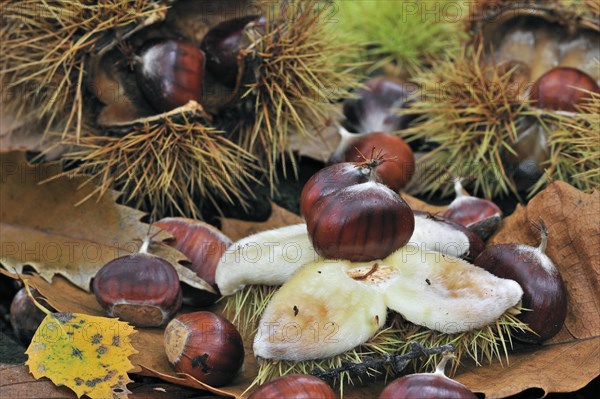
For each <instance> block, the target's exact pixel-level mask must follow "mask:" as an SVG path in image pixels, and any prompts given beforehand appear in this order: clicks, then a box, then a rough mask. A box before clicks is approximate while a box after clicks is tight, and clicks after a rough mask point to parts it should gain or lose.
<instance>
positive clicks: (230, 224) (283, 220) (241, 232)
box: [221, 204, 304, 241]
mask: <svg viewBox="0 0 600 399" xmlns="http://www.w3.org/2000/svg"><path fill="white" fill-rule="evenodd" d="M303 222H304V219H303V218H302V217H301V216H298V215H296V214H295V213H292V212H290V211H288V210H287V209H284V208H282V207H280V206H279V205H277V204H272V205H271V216H269V219H268V220H267V221H265V222H247V221H244V220H238V219H229V218H221V231H222V232H223V234H225V235H226V236H227V237H229V238H231V240H232V241H238V240H240V239H242V238H244V237H248V236H249V235H252V234H255V233H259V232H261V231H266V230H271V229H276V228H278V227H284V226H289V225H291V224H297V223H303Z"/></svg>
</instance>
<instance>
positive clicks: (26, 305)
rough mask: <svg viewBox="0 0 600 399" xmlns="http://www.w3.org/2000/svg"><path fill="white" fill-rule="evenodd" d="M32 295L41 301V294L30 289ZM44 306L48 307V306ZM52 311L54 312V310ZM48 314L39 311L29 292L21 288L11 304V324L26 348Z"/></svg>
mask: <svg viewBox="0 0 600 399" xmlns="http://www.w3.org/2000/svg"><path fill="white" fill-rule="evenodd" d="M30 290H31V294H32V295H33V296H34V297H35V298H36V300H39V298H41V295H40V293H39V292H38V291H37V290H35V289H34V288H30ZM44 306H46V307H47V306H48V305H47V304H46V305H44ZM50 310H51V311H54V310H53V309H52V308H51V309H50ZM45 317H46V314H45V313H44V312H42V311H41V310H40V309H38V307H37V306H35V304H34V303H33V301H32V300H31V298H30V297H29V295H28V294H27V290H26V289H25V288H21V289H20V290H19V291H18V292H17V293H16V294H15V296H14V297H13V300H12V302H11V304H10V324H11V325H12V328H13V331H14V333H15V335H16V337H17V339H18V340H19V341H20V342H21V343H22V344H23V345H25V346H27V345H29V343H30V342H31V339H32V338H33V336H34V335H35V332H36V330H37V329H38V327H39V326H40V324H41V323H42V320H44V318H45Z"/></svg>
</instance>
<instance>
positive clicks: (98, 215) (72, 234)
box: [0, 151, 212, 291]
mask: <svg viewBox="0 0 600 399" xmlns="http://www.w3.org/2000/svg"><path fill="white" fill-rule="evenodd" d="M0 172H1V176H0V177H1V178H0V204H1V207H0V216H1V219H0V237H1V244H2V245H1V248H0V264H1V266H2V267H4V268H6V269H7V270H9V271H11V272H12V271H16V272H18V273H22V271H23V267H25V266H26V265H27V266H31V267H33V268H34V269H35V270H36V271H37V272H38V273H40V275H41V276H42V277H44V278H45V279H46V280H47V281H50V280H51V279H52V277H53V276H54V275H55V274H61V275H63V276H65V277H67V278H68V279H69V280H71V281H72V282H73V283H74V284H76V285H77V286H79V287H80V288H82V289H84V290H89V286H90V280H91V279H92V277H94V276H95V275H96V272H97V271H98V270H99V269H100V268H101V267H102V266H104V265H105V264H106V263H107V262H108V261H110V260H113V259H115V258H116V257H119V256H123V255H126V254H128V253H132V252H136V251H137V250H138V249H139V247H140V245H141V242H140V240H141V239H143V238H144V237H146V235H147V234H148V231H149V229H148V225H147V224H144V223H142V222H140V219H141V218H142V216H143V213H142V212H139V211H137V210H135V209H132V208H128V207H126V206H123V205H117V204H116V202H115V201H116V199H117V197H118V194H117V193H116V192H114V191H108V192H107V193H106V194H105V195H103V196H102V197H100V198H97V200H95V201H94V200H88V201H83V200H84V199H85V198H86V197H87V196H88V195H90V194H91V193H93V192H94V190H96V186H95V185H93V184H92V183H91V182H89V181H88V177H86V176H79V175H77V176H59V174H60V173H61V172H62V170H61V167H60V165H59V164H36V165H31V164H29V163H28V162H27V161H26V159H25V154H24V153H23V152H16V151H15V152H7V153H0ZM57 176H58V177H57ZM153 230H154V231H151V232H150V233H151V234H152V233H154V232H155V231H156V229H153ZM167 238H170V235H169V234H168V233H166V232H162V233H160V234H158V235H157V236H156V237H155V238H154V240H153V242H152V245H151V246H150V252H152V253H154V254H156V255H159V256H161V257H162V258H164V259H166V260H168V261H169V262H170V263H171V264H173V266H175V268H176V269H177V271H178V273H179V276H180V278H181V280H182V281H185V282H186V283H188V284H189V285H191V286H193V287H197V288H201V289H206V290H208V291H212V288H211V287H210V286H209V285H208V284H207V283H206V282H204V281H203V280H202V279H200V278H199V277H198V276H196V274H195V273H194V272H192V271H191V270H190V269H188V268H186V267H184V266H183V265H182V264H181V263H180V262H183V261H186V258H185V256H183V255H182V254H181V253H180V252H179V251H177V250H175V249H173V248H171V247H169V246H168V245H165V244H163V243H162V242H161V241H162V240H165V239H167Z"/></svg>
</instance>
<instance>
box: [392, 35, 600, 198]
mask: <svg viewBox="0 0 600 399" xmlns="http://www.w3.org/2000/svg"><path fill="white" fill-rule="evenodd" d="M484 58H485V56H484V55H483V50H482V46H481V45H480V46H477V47H475V48H469V49H467V50H465V52H464V54H463V55H462V56H461V57H459V58H457V59H455V60H447V61H445V62H443V63H440V64H438V65H437V66H436V67H435V68H434V69H433V70H428V71H424V72H423V73H422V74H421V75H419V76H418V77H417V78H416V79H415V81H416V83H418V84H419V85H420V86H421V90H420V91H419V93H417V95H416V97H415V102H414V103H413V104H412V105H411V109H410V111H405V112H410V113H416V114H418V115H419V117H420V123H416V124H415V125H414V126H413V127H412V128H410V129H407V130H406V131H404V132H403V134H404V135H405V136H406V137H407V139H408V140H409V141H414V140H423V141H425V142H428V143H430V144H434V145H435V146H436V147H435V148H434V149H433V150H432V151H430V152H428V153H427V154H425V155H424V156H423V157H422V158H421V159H420V160H419V167H420V168H421V170H423V171H424V174H423V177H422V182H421V186H420V192H424V193H430V194H433V193H434V192H437V191H438V190H440V191H441V192H442V194H449V192H450V189H451V187H449V185H447V184H446V182H447V176H448V172H451V174H452V175H454V176H464V177H471V178H473V180H474V183H473V185H472V190H473V191H474V192H476V193H481V194H482V195H483V196H485V197H487V198H491V197H495V196H498V195H501V194H508V193H509V192H512V193H514V194H516V195H517V196H518V195H519V190H518V188H517V185H516V183H515V181H514V180H513V177H512V176H511V174H510V173H509V171H508V170H507V166H506V163H505V156H503V154H514V150H513V149H512V147H511V146H512V144H514V143H515V142H516V141H517V140H518V139H519V137H520V136H519V135H520V133H521V130H522V129H523V128H522V125H523V124H524V123H525V121H526V120H529V119H531V118H533V119H535V120H536V121H535V123H538V124H540V125H541V127H542V128H543V129H544V131H545V132H546V133H547V134H548V143H549V144H548V145H549V148H550V151H551V156H550V157H549V158H548V159H547V160H545V161H544V162H542V163H541V164H540V165H539V167H540V168H541V169H542V170H545V174H543V175H542V176H541V177H540V178H539V179H538V180H537V182H535V183H534V184H532V185H531V186H530V187H529V188H528V195H529V196H531V195H533V194H535V192H537V191H538V190H540V189H541V188H542V187H543V186H544V185H545V184H546V183H548V182H550V181H552V180H554V179H559V180H564V181H567V182H568V183H570V184H572V185H574V186H575V187H577V188H580V189H583V190H591V189H594V188H596V187H598V186H599V185H600V179H599V177H598V173H599V172H598V171H597V170H598V162H597V159H598V157H597V155H598V145H597V143H598V117H597V115H598V103H599V102H600V101H599V100H598V96H597V95H594V96H593V98H592V100H591V101H590V102H589V103H588V104H587V105H584V106H582V107H581V109H580V110H581V112H578V113H567V112H560V111H547V110H540V109H537V108H533V107H531V106H530V105H529V103H528V102H527V100H525V99H524V98H523V97H522V96H521V95H520V93H519V92H518V87H517V85H516V84H515V83H514V82H512V81H511V76H512V73H513V72H514V70H508V71H505V72H503V71H502V70H501V69H500V70H499V69H498V68H497V67H496V65H494V64H493V62H492V63H486V62H485V61H484Z"/></svg>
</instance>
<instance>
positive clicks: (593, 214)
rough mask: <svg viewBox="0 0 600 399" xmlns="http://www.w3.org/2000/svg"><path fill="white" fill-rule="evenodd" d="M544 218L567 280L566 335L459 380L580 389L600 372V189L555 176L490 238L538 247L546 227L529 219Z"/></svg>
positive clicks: (510, 390)
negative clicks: (585, 189) (592, 189)
mask: <svg viewBox="0 0 600 399" xmlns="http://www.w3.org/2000/svg"><path fill="white" fill-rule="evenodd" d="M540 218H542V219H543V220H544V222H545V224H546V225H547V227H548V230H549V237H548V247H547V250H546V253H547V254H548V256H549V257H550V258H551V259H552V260H553V261H554V263H555V264H556V266H557V267H558V269H559V271H560V273H561V275H562V277H563V279H564V281H565V285H566V286H567V291H568V294H569V297H568V298H569V305H568V306H569V311H568V314H567V319H566V321H565V325H564V326H563V328H562V330H561V331H560V332H559V334H558V335H556V336H555V337H554V338H552V339H551V340H549V341H548V342H546V343H544V344H543V345H542V346H531V347H524V348H520V349H519V350H518V351H515V352H514V353H513V354H511V356H510V358H509V359H510V366H508V367H504V368H503V367H502V366H501V365H500V364H498V363H494V364H492V365H490V366H486V367H480V368H475V367H469V368H466V369H463V370H462V372H461V373H460V374H459V375H458V377H457V379H458V380H459V381H460V382H462V383H463V384H465V385H467V386H468V387H470V388H471V389H472V390H475V391H478V392H483V393H485V394H486V397H490V398H497V397H504V396H508V395H513V394H516V393H519V392H521V391H523V390H525V389H528V388H533V387H535V388H541V389H543V390H544V391H545V392H572V391H575V390H577V389H580V388H581V387H583V386H585V385H586V384H588V383H589V382H590V381H591V380H592V379H594V378H595V377H596V376H598V375H599V374H600V367H599V364H598V358H599V355H600V311H599V309H600V305H599V301H600V288H599V285H600V283H599V282H600V278H599V275H600V250H599V249H600V193H599V192H597V191H595V192H593V193H592V194H585V193H583V192H581V191H579V190H577V189H576V188H574V187H572V186H570V185H569V184H567V183H564V182H558V181H557V182H554V183H552V184H550V185H549V186H548V187H547V188H546V189H545V190H544V191H542V192H540V193H539V194H538V195H536V196H535V197H534V198H532V199H531V201H530V202H529V204H528V205H527V207H519V208H517V210H516V211H515V212H514V213H513V214H512V215H511V216H509V217H507V218H506V219H505V220H504V221H503V223H502V227H501V228H500V230H498V232H497V233H496V235H495V236H494V237H492V239H491V240H490V244H504V243H524V244H529V245H534V246H537V245H538V243H539V232H538V231H537V230H536V229H535V228H534V227H533V226H532V225H531V223H529V222H530V221H538V220H539V219H540Z"/></svg>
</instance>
